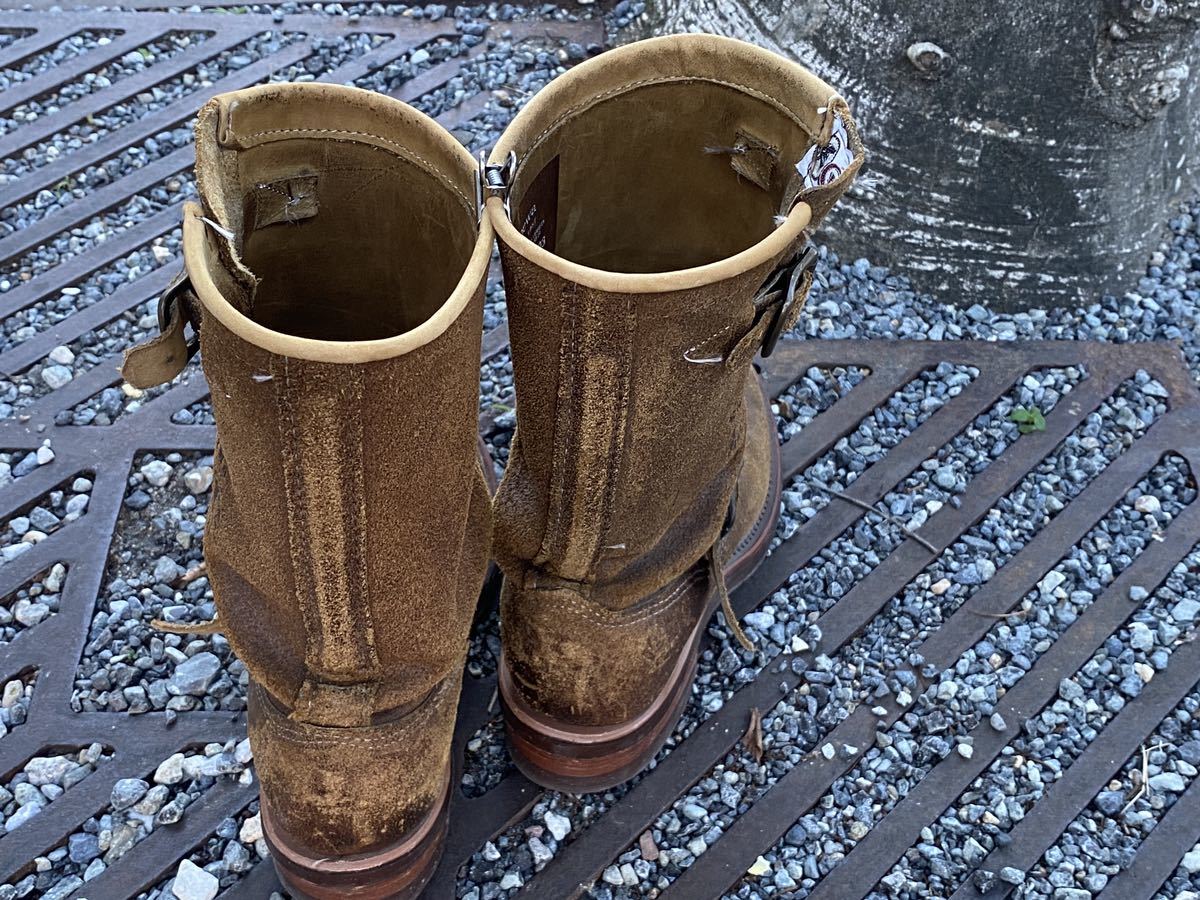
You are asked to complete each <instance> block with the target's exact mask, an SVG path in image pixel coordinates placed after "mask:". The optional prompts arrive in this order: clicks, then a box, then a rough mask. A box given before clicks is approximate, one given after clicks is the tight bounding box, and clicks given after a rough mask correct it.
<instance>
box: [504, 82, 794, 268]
mask: <svg viewBox="0 0 1200 900" xmlns="http://www.w3.org/2000/svg"><path fill="white" fill-rule="evenodd" d="M768 100H769V98H768V99H761V98H760V97H759V96H756V95H754V94H752V93H749V92H747V91H745V90H742V89H739V88H738V87H733V86H729V85H726V84H721V83H717V82H715V81H707V80H702V79H695V80H669V81H663V82H661V83H655V84H645V85H643V86H640V87H631V88H629V89H627V90H625V91H623V92H621V93H617V94H616V95H615V96H611V97H609V98H607V99H604V100H602V101H600V102H598V103H594V104H592V105H590V106H588V107H587V108H585V109H582V110H581V111H578V112H575V113H574V114H571V115H567V116H562V117H559V118H557V119H556V120H555V121H554V122H553V124H551V125H550V126H549V127H548V128H547V129H546V130H545V131H544V132H542V133H541V134H540V135H538V136H537V137H536V138H535V139H533V140H531V141H530V142H529V146H530V148H531V149H530V151H529V153H528V154H527V155H526V156H525V158H524V159H522V161H521V168H520V172H519V175H518V177H517V179H516V183H515V185H514V190H513V196H512V198H511V207H512V216H513V222H514V225H515V226H516V227H517V228H518V229H519V230H520V231H521V232H522V233H523V234H524V235H525V236H526V237H528V238H530V239H531V240H534V241H535V242H537V243H539V244H541V245H542V246H543V247H545V248H546V249H548V250H550V251H552V252H553V253H555V254H557V255H558V256H560V257H563V258H564V259H568V260H571V261H572V262H576V263H579V264H581V265H586V266H590V267H592V268H596V269H603V270H606V271H610V272H632V273H649V272H669V271H674V270H678V269H687V268H692V267H694V266H701V265H705V264H707V263H712V262H716V261H718V260H721V259H725V258H727V257H730V256H733V255H735V254H737V253H739V252H741V251H743V250H745V249H747V248H748V247H751V246H753V245H754V244H756V243H758V242H759V241H760V240H762V239H763V238H764V237H766V236H767V235H768V234H770V232H771V231H772V230H773V229H774V228H775V217H776V215H777V214H778V213H779V212H780V205H781V202H782V200H783V197H784V195H785V193H786V191H787V188H788V184H789V180H790V179H792V178H793V177H794V176H795V173H796V170H795V166H796V164H797V162H799V161H800V160H801V158H802V157H803V156H804V154H805V152H806V151H807V150H808V149H809V148H810V147H811V146H812V144H813V139H812V136H811V134H810V132H809V131H808V130H806V128H805V127H804V126H803V125H801V124H800V122H799V121H797V119H796V118H795V117H794V116H792V115H789V114H788V113H786V112H784V111H783V110H782V109H780V107H779V106H778V105H777V104H774V103H772V102H768Z"/></svg>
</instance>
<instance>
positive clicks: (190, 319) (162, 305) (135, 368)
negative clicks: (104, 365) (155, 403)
mask: <svg viewBox="0 0 1200 900" xmlns="http://www.w3.org/2000/svg"><path fill="white" fill-rule="evenodd" d="M195 304H196V295H195V293H194V292H193V290H192V283H191V281H190V280H189V279H188V276H187V272H186V271H184V270H183V269H180V271H179V273H178V274H177V275H176V276H175V277H174V278H172V279H171V283H170V284H168V285H167V287H166V289H165V290H164V291H163V292H162V294H160V295H159V298H158V332H159V333H158V335H157V336H156V337H153V338H151V339H150V340H148V341H145V342H144V343H141V344H138V345H137V346H136V347H133V348H131V349H129V350H126V351H125V358H124V359H123V360H122V362H121V376H122V377H123V378H124V379H125V380H126V381H128V382H129V383H130V384H131V385H133V386H134V387H135V388H138V389H139V390H145V389H146V388H151V387H154V386H155V385H159V384H166V383H167V382H168V381H170V380H172V379H173V378H175V376H177V375H178V374H179V373H180V372H182V371H183V369H184V367H185V366H186V365H187V364H188V361H189V360H190V359H191V358H192V357H193V356H195V355H196V352H197V351H198V350H199V349H200V327H199V326H200V319H199V316H197V315H196V306H195ZM189 324H190V325H191V326H192V334H191V337H188V336H187V335H186V334H185V331H186V327H187V325H189Z"/></svg>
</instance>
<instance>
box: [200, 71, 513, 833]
mask: <svg viewBox="0 0 1200 900" xmlns="http://www.w3.org/2000/svg"><path fill="white" fill-rule="evenodd" d="M196 146H197V174H198V182H199V185H200V192H201V199H202V203H203V205H202V206H196V205H191V206H189V207H188V208H187V210H186V211H185V222H184V251H185V262H186V266H187V270H188V274H189V277H190V282H191V286H192V289H193V291H194V292H195V299H194V301H193V302H192V303H191V306H192V316H193V319H194V323H195V325H196V326H197V327H198V330H199V333H200V343H201V351H202V361H203V364H204V372H205V376H206V378H207V379H208V382H209V385H210V387H211V392H212V401H213V408H214V415H215V418H216V420H217V434H218V447H217V454H216V463H215V479H214V500H213V505H212V510H211V513H210V517H209V522H208V526H207V531H206V536H205V555H206V560H207V562H208V569H209V575H210V577H211V580H212V583H213V589H214V594H215V596H216V601H217V606H218V609H219V611H220V620H221V623H222V626H223V628H224V629H225V630H226V632H227V634H228V637H229V640H230V643H231V644H232V645H233V647H234V649H235V650H236V652H237V654H238V656H239V657H240V658H241V659H242V660H243V662H244V663H245V664H246V667H247V669H248V670H249V671H250V673H251V676H252V678H253V682H254V688H253V690H252V691H251V695H250V736H251V741H252V744H253V746H254V748H255V755H256V762H257V768H258V772H259V775H260V777H261V779H262V790H263V796H264V801H265V808H266V809H267V811H268V813H269V814H270V816H271V820H272V824H273V826H274V827H275V828H276V829H277V831H278V832H279V833H281V834H283V835H286V836H287V837H288V839H289V840H290V841H292V842H294V844H295V846H297V847H303V848H304V849H305V851H306V852H310V853H312V854H314V855H317V856H321V855H326V856H345V855H349V854H355V853H362V852H365V851H369V850H371V849H373V848H376V847H380V846H384V845H387V844H389V843H391V842H394V841H397V840H399V839H400V838H401V837H403V836H404V834H405V832H406V830H408V829H411V828H412V827H414V826H415V825H416V824H417V823H419V822H420V821H421V820H422V819H424V818H425V816H426V814H427V813H428V812H429V811H430V810H431V809H433V808H434V807H435V805H436V804H439V803H440V802H441V801H442V800H443V798H444V796H445V786H446V780H447V778H448V772H449V746H450V738H451V735H452V733H453V725H454V718H455V713H456V709H457V701H458V690H459V684H460V680H461V674H462V666H463V663H464V661H465V656H466V646H467V634H468V630H469V628H470V623H471V621H472V617H473V614H474V610H475V605H476V602H477V598H478V595H479V590H480V587H481V584H482V581H483V577H484V573H485V570H486V566H487V556H488V545H489V541H490V524H491V517H490V498H489V495H488V490H487V487H486V484H485V480H484V477H483V474H482V471H481V469H480V465H479V457H478V444H477V437H476V434H477V425H476V422H477V415H478V412H477V410H478V407H477V399H476V398H477V393H478V371H479V368H478V367H479V352H480V339H481V331H482V311H483V293H484V283H485V278H486V269H487V259H488V256H489V255H490V254H489V250H490V244H491V234H490V231H489V230H488V229H487V228H486V227H485V228H483V229H480V228H479V226H478V224H477V222H476V210H475V205H474V201H473V199H471V197H472V192H473V184H472V179H473V175H474V162H473V160H472V159H471V157H470V156H469V154H467V153H466V151H465V150H463V149H462V148H461V147H460V146H459V145H458V144H457V143H456V142H454V141H453V139H452V138H450V137H449V135H447V134H446V133H445V132H444V131H442V130H441V129H440V128H439V127H438V126H437V125H436V124H435V123H433V122H432V121H431V120H428V119H426V118H425V117H424V116H422V115H421V114H419V113H417V112H415V111H414V110H412V109H410V108H408V107H406V106H404V105H403V104H401V103H398V102H396V101H392V100H389V99H387V98H384V97H380V96H378V95H375V94H371V93H369V92H366V91H359V90H355V89H349V88H339V87H335V86H329V85H271V86H267V87H263V88H255V89H251V90H249V91H243V92H238V93H236V94H230V95H223V96H220V97H217V98H215V99H214V100H213V101H212V102H210V103H209V104H208V105H207V106H206V107H205V108H204V110H202V112H201V115H200V118H199V122H198V124H197V141H196ZM401 761H403V765H401ZM276 850H277V852H278V851H279V848H276Z"/></svg>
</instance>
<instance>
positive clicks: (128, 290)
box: [0, 266, 175, 375]
mask: <svg viewBox="0 0 1200 900" xmlns="http://www.w3.org/2000/svg"><path fill="white" fill-rule="evenodd" d="M174 276H175V270H174V268H173V267H171V266H163V267H162V268H159V269H155V270H154V271H153V272H151V273H150V274H149V275H146V276H145V277H143V278H139V279H138V280H137V281H131V282H129V283H128V284H123V285H121V286H120V287H119V288H117V289H116V290H115V291H113V292H112V293H111V294H109V295H108V296H107V297H105V298H104V299H103V300H97V301H96V302H95V303H93V304H92V305H91V306H89V307H87V308H86V309H83V310H80V311H79V312H77V313H76V314H75V315H73V316H69V317H67V318H65V319H63V320H62V321H60V322H58V323H57V324H55V325H52V326H51V327H49V328H47V329H46V330H45V331H42V332H39V333H38V334H36V335H34V336H33V337H31V338H29V339H28V340H25V341H22V342H21V343H19V344H17V346H15V347H13V348H12V349H11V350H6V351H5V352H3V353H0V372H3V373H4V374H5V375H13V374H14V373H16V372H20V371H22V370H24V369H27V368H29V367H30V366H31V365H33V364H34V363H35V362H37V361H38V360H40V359H41V358H42V357H44V356H45V355H46V354H47V353H49V352H50V351H51V350H53V349H54V348H55V347H57V346H58V345H59V344H63V343H66V342H67V341H70V340H72V339H74V338H75V337H76V336H78V335H79V334H80V331H81V330H82V331H84V332H87V331H90V330H92V329H93V328H100V327H102V326H104V325H106V324H107V323H109V322H111V321H112V320H113V319H115V318H117V317H118V316H119V315H121V313H123V312H125V311H126V310H129V309H132V308H133V307H135V306H137V305H138V304H140V303H145V302H146V301H147V300H149V299H150V298H152V297H155V296H157V295H159V294H161V293H162V292H163V291H164V290H165V289H166V287H167V285H168V284H170V282H171V279H172V278H173V277H174Z"/></svg>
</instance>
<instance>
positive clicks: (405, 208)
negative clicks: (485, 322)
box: [237, 137, 478, 341]
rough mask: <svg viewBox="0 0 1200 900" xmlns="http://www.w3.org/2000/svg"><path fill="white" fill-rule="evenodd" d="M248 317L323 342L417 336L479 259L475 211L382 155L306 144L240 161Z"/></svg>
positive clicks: (336, 143) (255, 151)
mask: <svg viewBox="0 0 1200 900" xmlns="http://www.w3.org/2000/svg"><path fill="white" fill-rule="evenodd" d="M237 165H238V175H239V182H240V186H241V190H242V196H241V211H242V228H241V230H240V247H239V252H240V255H241V258H242V262H243V263H244V265H245V266H246V267H247V268H248V269H249V270H250V271H251V272H252V273H253V274H254V275H255V277H256V278H258V279H259V284H258V286H257V289H256V290H255V293H254V301H253V305H252V308H251V309H250V310H249V311H248V314H249V315H250V317H251V318H252V319H254V320H255V321H256V322H258V323H259V324H260V325H263V326H265V327H267V328H270V329H272V330H274V331H279V332H283V333H286V334H291V335H295V336H298V337H304V338H315V339H319V340H326V341H367V340H377V339H381V338H388V337H393V336H395V335H398V334H401V333H403V332H406V331H409V330H411V329H413V328H415V327H417V326H418V325H420V324H421V323H422V322H424V321H425V320H426V319H428V318H429V317H430V316H432V315H433V314H434V313H435V312H437V310H438V309H439V308H440V307H441V306H442V305H443V304H444V303H445V301H446V299H447V298H448V297H449V296H450V294H451V293H452V292H453V290H454V288H455V286H456V285H457V283H458V281H459V279H460V278H461V276H462V274H463V271H464V269H465V268H466V266H467V261H468V260H469V258H470V256H471V252H472V250H473V248H474V244H475V239H476V237H477V235H478V227H477V224H476V221H475V216H474V215H473V213H472V211H471V209H470V205H469V204H468V203H467V202H466V201H465V200H464V198H463V197H462V196H460V194H459V192H458V191H457V190H455V189H453V188H452V187H451V186H450V185H449V183H448V182H446V181H443V180H442V179H441V178H438V177H437V176H435V175H433V174H431V173H430V172H429V171H427V170H425V169H424V168H421V167H419V166H417V165H416V164H414V163H412V162H409V161H408V160H406V159H402V158H400V157H399V156H397V155H395V154H393V153H391V152H389V151H387V150H385V149H381V148H380V147H377V146H373V145H370V144H366V143H358V142H355V141H346V140H330V139H324V138H312V137H300V138H296V139H291V140H278V141H272V142H270V143H267V144H262V145H260V146H257V147H251V148H249V149H246V150H244V151H242V152H241V153H240V154H238V159H237Z"/></svg>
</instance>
